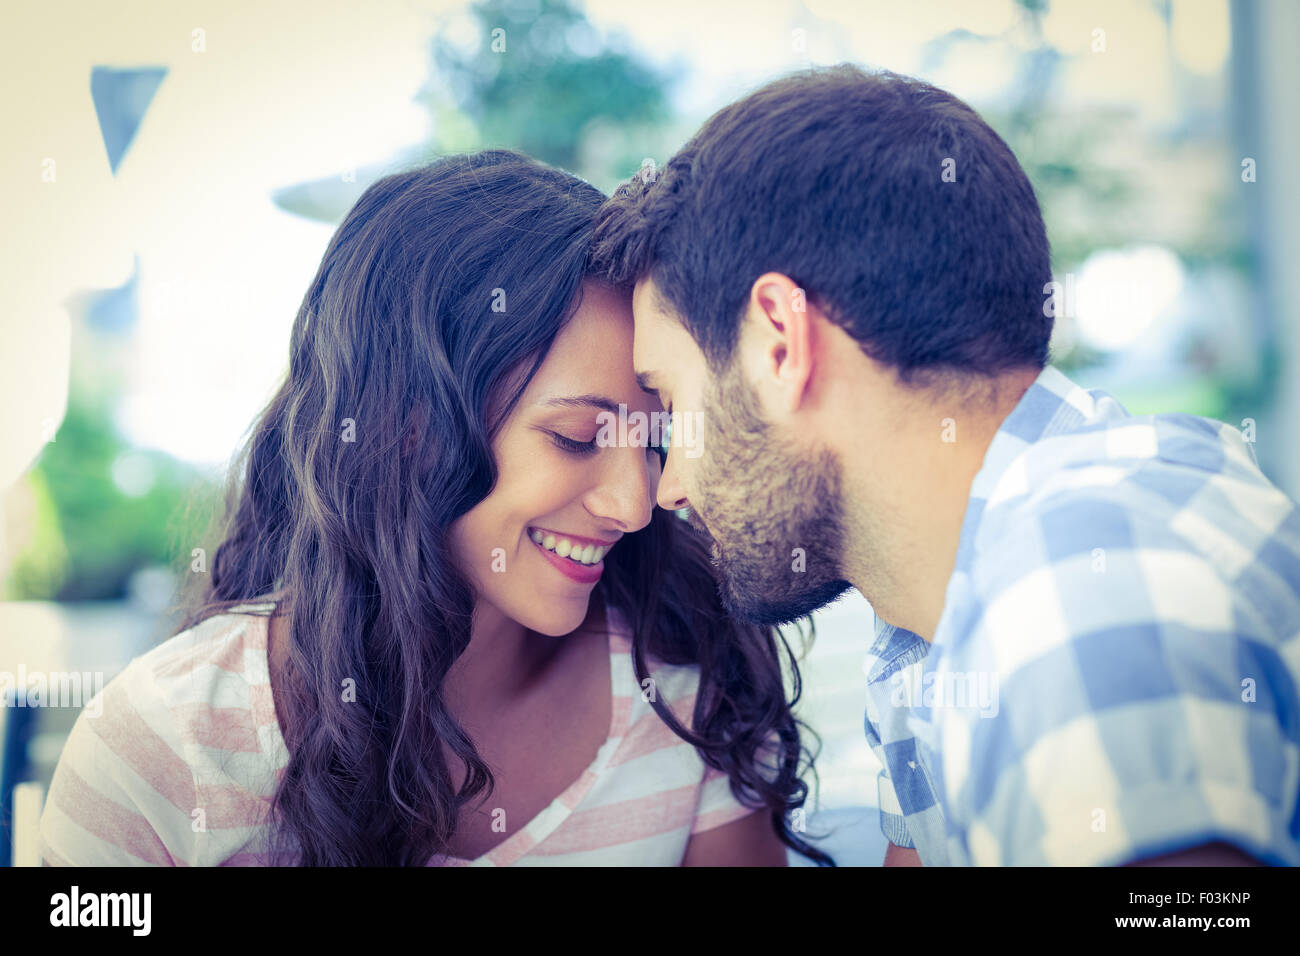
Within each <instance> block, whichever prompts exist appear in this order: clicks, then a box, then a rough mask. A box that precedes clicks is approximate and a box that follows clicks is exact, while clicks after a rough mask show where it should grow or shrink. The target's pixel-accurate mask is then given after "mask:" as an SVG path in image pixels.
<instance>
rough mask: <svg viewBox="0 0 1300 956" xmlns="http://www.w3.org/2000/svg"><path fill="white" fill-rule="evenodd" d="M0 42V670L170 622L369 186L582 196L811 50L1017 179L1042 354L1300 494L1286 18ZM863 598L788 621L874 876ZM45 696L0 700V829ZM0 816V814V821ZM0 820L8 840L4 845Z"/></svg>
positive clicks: (810, 709)
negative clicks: (1029, 214) (438, 173)
mask: <svg viewBox="0 0 1300 956" xmlns="http://www.w3.org/2000/svg"><path fill="white" fill-rule="evenodd" d="M3 17H4V20H5V29H4V30H3V31H0V71H2V72H3V73H5V74H6V77H5V82H4V83H3V84H0V86H2V87H3V89H2V91H0V100H2V101H3V103H4V109H3V113H2V114H0V131H2V134H3V137H4V148H3V150H2V151H0V164H3V165H2V166H0V169H2V170H3V175H2V176H0V190H2V191H3V197H4V202H3V208H4V220H5V229H4V238H3V242H4V249H3V255H2V256H0V280H2V281H3V286H2V287H3V290H4V291H3V303H4V312H3V315H2V316H0V322H2V323H3V325H2V326H0V329H2V330H3V335H2V336H0V343H2V344H0V348H3V349H4V376H3V377H4V379H5V382H4V384H3V385H0V389H3V392H2V394H3V397H4V419H5V433H4V439H5V440H4V441H3V443H0V446H2V447H0V456H2V457H0V489H3V493H4V499H3V509H2V510H0V571H2V572H3V581H2V585H0V586H2V587H3V594H2V595H0V597H3V604H2V605H0V673H5V672H9V673H15V672H17V670H18V667H19V665H20V664H22V665H24V666H25V667H26V668H27V670H28V671H33V670H37V669H40V668H42V667H44V668H47V669H58V668H59V667H64V668H67V669H77V670H88V669H96V670H98V671H102V672H103V673H104V674H105V680H107V679H109V678H111V676H112V675H113V674H114V673H115V672H116V671H117V670H119V669H120V668H121V667H122V666H123V665H124V664H125V663H126V662H127V661H129V660H130V658H131V657H133V656H135V655H136V654H138V653H140V652H141V651H143V650H145V649H148V648H149V647H150V646H153V644H155V643H157V642H158V641H159V640H161V639H164V638H165V637H166V636H168V635H169V634H170V633H171V630H170V628H171V627H172V625H173V620H172V618H171V617H170V614H169V610H168V608H169V604H170V603H171V601H172V600H173V599H174V597H175V593H176V589H177V587H178V586H179V585H180V584H181V583H183V581H184V579H185V578H186V576H187V575H190V574H193V573H203V572H201V571H198V572H196V571H195V570H193V568H194V563H193V558H194V554H195V549H197V548H204V549H206V552H207V553H208V554H211V552H212V550H213V549H214V548H215V546H216V544H217V543H218V542H217V541H216V540H214V539H213V538H212V532H211V530H210V522H211V520H212V518H213V515H214V511H215V508H216V506H217V502H218V497H217V495H218V490H219V488H220V484H221V482H222V480H223V479H224V477H225V468H226V465H227V463H228V461H229V460H230V459H231V457H232V453H233V452H234V450H235V448H236V447H237V445H238V444H239V443H240V441H241V439H242V437H243V435H244V432H245V429H246V428H247V426H248V425H249V423H250V422H251V420H252V418H253V416H254V415H255V414H256V413H257V411H258V410H259V409H260V407H261V406H262V404H263V403H264V402H265V401H266V400H267V398H268V397H269V396H270V394H271V393H272V391H273V390H274V387H275V386H276V385H277V384H278V381H279V380H280V378H281V377H282V376H283V374H284V372H285V370H286V367H287V349H288V334H289V329H290V326H291V323H292V320H293V317H294V314H295V312H296V310H297V307H298V304H299V301H300V299H301V296H302V294H303V292H304V291H305V289H306V287H307V284H308V282H309V280H310V279H311V277H312V275H313V273H314V271H315V268H316V265H317V263H318V262H319V259H320V256H321V254H322V253H323V251H324V249H325V246H326V244H327V242H328V240H329V238H330V236H331V234H332V232H333V229H334V227H335V225H336V224H337V223H338V222H339V220H340V219H341V218H342V216H343V214H344V213H345V212H346V211H347V209H348V208H349V207H350V205H351V204H352V203H353V201H354V200H355V199H356V198H357V197H358V196H359V195H360V194H361V192H362V191H363V190H364V189H365V188H366V186H367V185H369V184H370V183H371V182H373V181H374V180H375V179H376V178H378V177H379V176H381V175H384V174H385V173H387V172H390V171H394V170H396V169H399V168H403V167H405V166H410V165H413V164H417V163H422V162H426V161H428V160H429V159H431V158H433V157H434V156H436V155H438V154H440V153H445V152H452V151H465V150H474V149H478V148H482V147H487V146H506V147H511V148H515V149H519V150H522V151H524V152H526V153H529V154H531V155H533V156H536V157H538V158H540V159H542V160H545V161H547V162H549V163H552V164H554V165H557V166H561V167H563V168H565V169H568V170H570V171H572V172H574V173H576V174H577V175H579V176H582V177H583V178H585V179H587V180H589V181H590V182H592V183H594V184H595V185H597V186H598V187H600V188H601V189H602V190H604V191H606V192H609V191H612V190H613V189H614V187H616V186H617V185H618V184H619V183H620V182H622V181H624V180H626V179H627V178H629V177H630V176H632V175H633V174H636V173H638V172H640V171H641V170H643V169H653V168H654V167H655V166H656V165H660V164H662V163H663V162H665V161H666V160H667V158H668V157H669V156H671V154H672V153H673V152H674V151H675V150H676V149H677V148H678V147H679V146H680V145H681V144H682V143H683V142H684V141H685V140H686V139H687V138H688V137H689V136H690V134H691V133H693V132H694V130H695V129H696V128H697V127H698V126H699V124H700V123H701V122H702V121H703V120H704V119H706V118H707V117H708V116H709V115H710V114H711V113H712V112H714V111H715V110H717V109H718V108H720V107H721V106H723V105H725V104H726V103H728V102H730V101H732V100H734V99H736V98H737V97H739V96H741V95H743V94H744V93H745V92H747V91H748V90H750V89H752V88H753V87H755V86H757V85H760V84H761V83H763V82H765V81H767V80H769V79H771V78H774V77H776V76H778V75H780V74H782V73H785V72H787V71H790V70H793V69H797V68H800V67H804V66H807V65H810V64H831V63H836V62H840V61H845V60H848V61H853V62H856V63H859V64H862V65H864V66H867V67H872V68H886V69H891V70H895V71H898V72H903V73H908V74H912V75H916V76H920V77H922V78H925V79H927V80H929V81H932V82H934V83H936V84H938V85H940V86H942V87H944V88H946V89H948V90H950V91H952V92H953V93H955V94H957V95H958V96H960V97H962V98H963V99H965V100H967V101H968V102H969V103H970V104H971V105H972V106H974V107H975V108H976V109H977V110H979V111H980V112H981V114H982V115H983V116H984V117H985V118H986V119H987V120H988V121H989V122H990V123H991V124H992V125H993V127H994V128H995V129H996V130H997V131H998V132H999V133H1000V134H1001V135H1002V136H1003V138H1004V139H1006V141H1007V142H1008V143H1009V144H1010V146H1011V147H1012V149H1013V150H1014V151H1015V153H1016V155H1017V156H1018V157H1019V158H1020V160H1021V162H1022V164H1023V165H1024V166H1025V168H1026V170H1027V171H1028V173H1029V176H1030V178H1031V180H1032V181H1033V183H1034V186H1035V188H1036V189H1037V192H1038V196H1039V200H1040V203H1041V205H1042V208H1043V212H1044V215H1045V217H1046V220H1047V225H1048V231H1049V236H1050V239H1051V242H1052V248H1053V270H1054V273H1055V278H1056V281H1057V282H1058V283H1059V284H1060V285H1059V294H1058V295H1057V296H1055V297H1054V301H1055V303H1056V306H1057V336H1056V339H1055V341H1054V343H1053V348H1054V354H1055V361H1056V362H1057V364H1059V365H1060V366H1062V367H1064V368H1065V369H1066V370H1067V371H1068V372H1069V373H1070V374H1072V375H1073V376H1074V377H1075V379H1076V381H1079V382H1080V383H1081V384H1083V385H1086V386H1090V387H1101V388H1105V389H1107V390H1109V391H1111V392H1112V393H1114V394H1115V395H1116V396H1117V397H1118V398H1119V399H1120V400H1121V401H1122V402H1123V403H1124V404H1125V405H1126V406H1127V407H1128V408H1129V409H1130V410H1131V411H1134V412H1147V411H1157V410H1159V411H1183V412H1191V413H1195V414H1200V415H1207V416H1210V417H1213V418H1218V419H1220V420H1222V421H1226V422H1229V423H1231V424H1233V425H1235V426H1237V427H1238V428H1241V429H1242V430H1243V432H1244V433H1245V434H1246V436H1247V438H1248V439H1250V440H1251V441H1253V443H1254V448H1255V450H1256V453H1257V457H1258V460H1259V462H1260V465H1261V467H1262V468H1263V469H1264V471H1265V472H1266V473H1267V474H1269V475H1270V476H1271V477H1272V478H1273V479H1274V480H1275V481H1276V482H1278V483H1279V484H1280V485H1281V486H1282V487H1283V488H1284V489H1286V490H1287V491H1288V492H1289V493H1290V494H1291V495H1292V496H1293V497H1296V496H1297V494H1298V492H1300V446H1298V445H1297V444H1296V443H1295V442H1294V441H1290V440H1288V438H1289V437H1290V436H1294V435H1296V434H1297V432H1298V431H1300V277H1298V276H1300V271H1298V270H1297V269H1296V268H1295V267H1294V263H1296V262H1298V261H1300V185H1298V184H1297V181H1296V177H1295V175H1294V172H1293V170H1292V166H1291V161H1292V160H1293V159H1294V157H1296V156H1300V132H1298V130H1297V126H1298V125H1300V124H1297V121H1296V118H1297V117H1298V116H1300V61H1298V60H1297V58H1296V57H1295V55H1294V50H1295V46H1296V43H1297V41H1300V4H1296V3H1293V2H1291V0H964V2H958V0H951V2H938V0H935V2H930V0H923V2H917V3H913V4H899V3H896V2H892V0H879V2H876V0H852V2H839V0H762V2H758V3H755V2H746V3H740V2H720V3H710V4H707V5H706V4H700V3H697V2H685V0H659V2H656V3H653V4H627V3H621V2H615V0H585V2H583V0H484V2H479V3H468V4H467V3H437V2H429V3H425V2H416V0H382V2H375V3H368V4H365V5H358V4H344V3H334V2H322V0H312V2H298V0H295V2H281V3H276V4H255V3H251V2H248V3H232V2H221V3H204V2H195V3H187V4H184V5H180V4H172V3H163V2H152V3H143V2H125V3H115V4H111V5H110V4H94V5H91V4H71V3H59V2H54V3H43V4H41V5H39V6H36V5H31V6H26V7H8V8H7V9H6V12H5V13H4V14H3ZM871 634H872V616H871V612H870V609H869V608H868V607H867V606H866V605H865V603H864V602H862V601H861V599H860V598H855V599H853V600H851V601H844V602H841V603H840V604H838V605H836V606H834V607H832V608H830V609H828V610H827V611H825V612H823V613H821V614H819V615H818V617H817V638H816V641H815V642H814V643H813V645H812V648H811V651H810V652H809V655H808V657H807V659H806V660H805V663H804V678H805V683H806V687H805V698H804V700H803V701H802V702H801V704H800V712H801V714H802V716H803V717H804V719H805V720H807V721H809V722H810V723H811V724H812V726H814V727H815V728H816V730H817V731H818V732H819V733H820V735H821V737H822V742H823V749H822V756H821V758H820V760H819V761H818V766H819V770H820V787H819V789H818V800H817V812H816V813H815V814H814V817H815V819H816V820H817V821H818V822H821V823H829V824H833V825H834V827H835V828H836V836H834V837H832V838H831V840H830V841H829V843H828V845H832V844H833V852H835V853H836V855H837V857H838V858H839V859H840V860H841V862H843V863H860V864H866V865H876V864H878V863H879V862H880V858H881V856H882V855H883V851H884V843H883V838H881V837H880V835H879V832H878V829H877V826H876V821H875V809H874V807H875V803H876V782H875V776H876V770H877V766H876V764H875V760H874V757H873V756H872V755H871V753H870V751H869V750H868V748H867V746H866V743H865V740H864V739H863V735H862V708H863V700H864V692H863V689H862V680H863V677H862V674H861V670H860V664H861V659H862V655H863V652H864V651H865V649H866V647H867V645H868V643H869V642H870V639H871ZM75 714H76V710H75V708H67V707H64V708H59V707H46V708H40V709H37V708H19V707H16V706H8V707H0V721H3V722H4V724H5V738H4V739H5V741H6V743H5V749H4V755H5V761H4V779H3V780H0V800H2V801H3V802H2V803H0V825H5V826H7V822H8V819H9V815H10V813H11V809H12V806H11V792H12V787H13V786H14V784H15V783H17V782H19V781H23V780H32V781H36V782H38V783H40V782H47V781H48V778H49V774H50V772H51V771H52V769H53V766H54V763H55V761H56V760H57V757H58V754H59V750H60V748H61V746H62V742H63V739H64V735H65V734H66V732H67V729H68V728H69V727H70V725H71V719H72V718H73V717H75ZM3 833H4V830H3V828H2V827H0V834H3ZM6 841H7V837H6V838H5V840H4V841H0V862H3V861H5V860H7V859H8V852H7V845H6Z"/></svg>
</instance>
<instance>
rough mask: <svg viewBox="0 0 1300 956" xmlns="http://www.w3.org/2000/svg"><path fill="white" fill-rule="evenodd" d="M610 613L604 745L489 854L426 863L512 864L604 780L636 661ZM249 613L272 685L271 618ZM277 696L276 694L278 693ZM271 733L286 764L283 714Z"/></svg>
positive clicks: (261, 676) (260, 676)
mask: <svg viewBox="0 0 1300 956" xmlns="http://www.w3.org/2000/svg"><path fill="white" fill-rule="evenodd" d="M274 607H275V605H274V604H251V605H250V604H241V605H239V606H237V607H233V608H231V609H230V610H229V611H228V612H227V613H229V614H239V613H246V612H250V611H256V612H260V611H271V610H274ZM608 614H609V621H608V625H607V627H606V634H607V640H606V652H607V654H608V656H609V671H608V673H609V698H610V706H609V728H608V729H607V731H606V733H605V742H604V743H603V744H601V746H600V750H598V751H597V752H596V757H595V759H594V760H593V761H592V762H591V764H589V765H588V767H587V768H586V769H585V770H584V771H583V772H582V773H581V774H579V775H578V778H577V779H576V780H574V781H573V782H572V783H570V784H569V785H568V786H567V787H566V788H565V789H564V790H563V791H562V792H561V793H560V795H559V796H557V797H556V798H555V799H554V800H552V801H551V802H550V804H548V805H547V806H546V807H545V808H543V809H542V810H540V811H538V813H537V815H536V816H534V817H533V818H532V819H531V820H529V821H528V823H527V824H525V825H524V826H523V827H521V828H519V829H517V830H515V831H514V832H513V833H511V834H510V835H509V836H508V837H506V839H504V840H502V841H501V842H500V843H498V844H497V845H496V846H494V847H492V848H491V849H490V850H488V851H487V852H486V853H484V854H482V855H481V856H479V857H476V858H474V859H472V860H467V859H464V858H463V857H458V856H451V855H449V854H442V853H435V854H434V855H433V856H432V857H431V858H430V859H429V861H428V863H427V864H426V865H427V866H509V865H511V864H512V863H514V862H515V861H516V860H518V859H519V858H520V857H522V856H524V855H525V854H526V853H528V851H529V850H531V849H532V848H533V847H535V846H536V845H537V844H538V843H541V842H542V841H543V840H544V839H546V838H547V837H548V836H550V835H551V834H552V833H554V832H555V831H556V830H557V829H558V828H559V827H560V826H561V825H562V824H563V823H564V821H565V820H566V819H568V818H569V816H570V815H571V814H572V813H573V811H574V810H575V809H576V808H577V807H578V806H579V805H580V804H581V803H582V800H583V798H584V797H586V795H587V793H588V792H589V791H590V790H591V788H592V786H594V785H595V783H596V781H597V780H599V779H600V777H601V774H603V773H604V771H605V769H606V768H607V767H608V766H609V764H610V762H611V760H612V759H613V757H614V755H615V753H616V752H617V750H618V745H619V744H620V743H621V742H622V740H623V737H624V736H625V735H626V733H627V722H628V720H629V719H630V718H631V708H629V707H620V706H619V705H618V698H619V697H620V696H623V695H621V694H620V693H619V688H620V686H621V685H622V683H623V682H622V681H620V679H619V664H620V662H622V661H630V660H631V655H630V654H629V653H628V652H629V651H630V650H631V641H630V640H629V638H628V635H627V628H626V624H625V623H624V621H623V618H622V616H621V615H620V614H619V613H618V611H617V610H614V609H613V608H611V609H610V610H609V612H608ZM249 616H251V617H253V618H255V619H256V620H257V622H258V623H257V625H256V628H255V634H254V650H255V651H256V653H255V654H254V655H253V657H254V658H255V659H256V661H257V669H256V671H255V676H256V678H257V680H258V681H265V682H266V684H267V685H268V686H269V685H270V683H271V665H270V656H269V655H270V643H271V642H270V617H269V615H264V614H261V613H254V614H250V615H249ZM629 676H630V678H631V680H632V682H633V683H635V682H636V681H635V674H632V675H629ZM272 699H274V696H273V698H272ZM270 734H271V738H272V741H273V743H274V746H275V749H276V751H277V762H278V766H280V767H283V766H285V765H286V764H287V763H288V762H289V746H288V744H287V743H286V742H285V740H284V735H283V734H282V733H281V731H280V721H279V717H278V715H277V717H276V719H275V720H274V721H273V722H272V726H271V728H270Z"/></svg>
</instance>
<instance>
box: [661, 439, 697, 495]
mask: <svg viewBox="0 0 1300 956" xmlns="http://www.w3.org/2000/svg"><path fill="white" fill-rule="evenodd" d="M680 452H681V449H680V448H676V447H671V446H670V447H669V449H668V456H667V457H666V458H665V459H664V470H663V474H662V475H660V476H659V489H658V491H657V492H656V498H657V500H658V501H659V507H660V508H663V509H664V510H665V511H679V510H681V509H682V508H689V507H690V501H689V500H688V499H687V497H686V491H685V490H684V489H683V488H682V483H681V479H680V478H679V477H678V473H677V456H678V454H679V453H680Z"/></svg>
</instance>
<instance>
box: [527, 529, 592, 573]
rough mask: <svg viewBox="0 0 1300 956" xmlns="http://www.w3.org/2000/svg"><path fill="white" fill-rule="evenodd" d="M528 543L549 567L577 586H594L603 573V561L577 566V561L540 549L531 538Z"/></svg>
mask: <svg viewBox="0 0 1300 956" xmlns="http://www.w3.org/2000/svg"><path fill="white" fill-rule="evenodd" d="M528 541H529V543H530V544H531V545H532V546H533V547H534V548H536V549H537V550H538V552H540V553H541V555H542V557H543V558H545V559H546V561H547V562H548V563H549V564H550V565H551V567H553V568H555V570H557V571H559V572H560V573H561V574H563V575H564V576H565V577H566V578H569V579H570V580H571V581H577V582H578V583H579V584H595V583H596V582H597V581H599V580H600V576H601V574H603V573H604V571H605V562H604V561H603V560H601V561H597V562H596V563H595V564H579V563H578V562H577V561H571V560H569V559H568V558H562V557H560V556H559V555H558V554H556V553H555V552H554V551H550V550H548V549H546V548H544V547H542V546H541V545H540V544H538V543H537V542H536V541H533V540H532V538H531V537H530V538H529V539H528Z"/></svg>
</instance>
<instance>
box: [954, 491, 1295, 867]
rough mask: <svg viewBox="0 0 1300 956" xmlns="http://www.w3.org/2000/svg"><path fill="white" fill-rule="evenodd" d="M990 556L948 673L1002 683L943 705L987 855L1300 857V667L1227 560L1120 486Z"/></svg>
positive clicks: (1114, 861)
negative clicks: (1221, 851)
mask: <svg viewBox="0 0 1300 956" xmlns="http://www.w3.org/2000/svg"><path fill="white" fill-rule="evenodd" d="M1049 549H1050V550H1049ZM981 560H982V562H983V565H984V567H985V568H986V569H988V570H987V571H986V572H984V577H983V578H982V579H979V580H977V581H976V588H977V600H976V601H975V602H974V604H973V606H975V607H978V608H980V610H979V612H978V613H977V614H976V615H974V617H973V619H972V622H971V627H970V630H969V631H968V632H967V634H966V635H964V636H962V637H961V638H960V642H957V641H954V647H953V652H952V654H951V655H950V656H951V660H949V661H948V662H946V664H945V666H944V670H943V671H942V672H941V673H940V675H939V676H940V677H941V678H942V679H944V680H945V681H947V683H943V684H941V685H940V686H951V687H956V686H959V684H960V682H961V681H962V680H964V679H965V678H968V677H971V676H973V677H975V678H978V677H979V676H980V675H981V674H983V675H986V676H991V677H993V678H995V682H994V691H995V693H994V695H993V697H992V700H991V701H981V706H980V707H979V708H975V707H952V708H945V709H944V710H943V712H942V714H941V715H939V716H938V718H937V724H938V726H939V741H940V744H939V749H940V752H941V759H942V763H943V771H944V780H945V784H944V788H945V790H946V794H947V799H948V802H949V805H950V806H951V808H952V816H953V820H954V822H955V823H956V824H957V826H958V827H959V828H960V830H961V831H962V832H964V834H965V840H966V843H967V849H968V851H969V856H970V862H971V863H973V864H974V865H1053V866H1055V865H1076V866H1077V865H1118V864H1123V863H1127V862H1132V861H1134V860H1138V859H1142V858H1145V857H1150V856H1157V855H1162V854H1166V853H1172V852H1176V851H1178V850H1182V849H1190V848H1192V847H1195V846H1199V845H1203V844H1205V843H1210V842H1215V841H1224V842H1227V843H1229V844H1232V845H1234V846H1236V847H1238V848H1240V849H1242V850H1244V851H1245V852H1247V853H1249V854H1251V855H1253V856H1256V857H1258V858H1260V859H1261V860H1264V861H1266V862H1287V861H1288V858H1289V861H1290V862H1295V861H1294V856H1295V840H1294V837H1293V836H1292V835H1289V834H1290V830H1291V827H1292V823H1291V821H1292V820H1293V819H1294V818H1295V813H1296V794H1297V778H1298V775H1300V770H1298V764H1300V758H1298V756H1297V753H1298V747H1297V740H1296V736H1295V731H1294V726H1295V720H1296V710H1295V707H1296V701H1297V699H1298V698H1297V679H1296V667H1295V665H1294V663H1288V662H1287V657H1286V653H1285V649H1279V647H1278V645H1277V641H1276V639H1275V637H1273V636H1271V635H1270V634H1269V629H1268V628H1267V627H1266V626H1264V624H1263V622H1262V620H1261V618H1260V616H1259V615H1258V613H1257V612H1256V610H1255V609H1254V608H1253V607H1252V606H1251V604H1250V602H1248V601H1245V600H1243V598H1242V595H1241V594H1239V593H1238V592H1237V590H1236V588H1235V587H1234V586H1233V585H1232V584H1231V583H1229V580H1227V579H1226V578H1225V576H1224V575H1223V574H1222V573H1221V571H1220V570H1219V568H1218V567H1216V566H1215V564H1213V563H1212V562H1211V561H1209V560H1207V559H1206V558H1205V557H1204V556H1203V555H1201V554H1199V553H1198V552H1197V551H1196V549H1195V548H1194V547H1192V546H1191V545H1190V544H1189V543H1188V542H1186V541H1184V540H1182V539H1180V538H1179V537H1178V536H1177V535H1176V534H1174V533H1173V532H1171V531H1170V530H1169V529H1168V527H1162V526H1160V525H1159V524H1158V523H1157V522H1153V521H1148V520H1145V519H1143V518H1142V517H1141V516H1138V515H1134V514H1133V513H1132V511H1131V509H1127V508H1124V507H1123V506H1122V505H1121V504H1119V503H1109V502H1107V501H1103V500H1085V501H1077V500H1076V501H1072V502H1066V503H1064V504H1062V505H1061V506H1060V507H1058V508H1054V509H1050V510H1049V511H1047V512H1046V513H1044V514H1042V515H1039V516H1036V520H1029V521H1025V522H1022V523H1020V525H1019V529H1018V530H1017V531H1015V532H1014V533H1008V534H1007V535H1006V536H1005V538H1004V539H1003V541H1002V542H1001V544H1000V545H999V546H998V547H997V548H996V549H995V550H994V551H993V553H991V554H989V555H985V556H982V559H981ZM1292 660H1294V658H1292ZM968 683H969V682H968ZM1288 728H1291V729H1290V730H1288Z"/></svg>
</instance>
